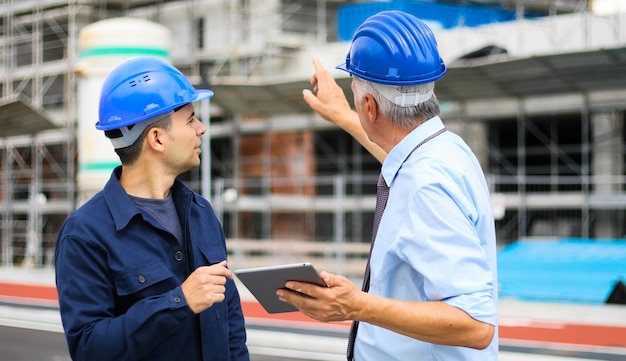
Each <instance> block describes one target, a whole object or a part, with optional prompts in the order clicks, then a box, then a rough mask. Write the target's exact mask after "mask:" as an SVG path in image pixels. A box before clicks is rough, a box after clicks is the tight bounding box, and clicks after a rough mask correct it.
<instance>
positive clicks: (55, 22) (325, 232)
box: [0, 0, 626, 274]
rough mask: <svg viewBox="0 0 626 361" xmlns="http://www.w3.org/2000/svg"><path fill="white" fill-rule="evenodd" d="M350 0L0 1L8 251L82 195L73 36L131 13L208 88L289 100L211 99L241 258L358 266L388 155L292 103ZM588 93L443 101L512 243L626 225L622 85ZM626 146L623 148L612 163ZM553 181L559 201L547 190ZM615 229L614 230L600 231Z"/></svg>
mask: <svg viewBox="0 0 626 361" xmlns="http://www.w3.org/2000/svg"><path fill="white" fill-rule="evenodd" d="M344 3H345V2H344V1H333V0H326V1H314V0H271V1H269V0H267V1H255V0H244V1H229V0H223V1H203V0H178V1H176V0H169V1H168V0H154V1H149V0H133V1H106V0H93V1H88V0H84V1H76V0H65V1H63V0H32V1H25V0H19V1H18V0H2V2H0V4H1V6H0V22H1V26H0V31H1V33H0V40H1V42H0V81H1V82H0V87H1V90H0V94H1V96H2V98H1V99H0V108H1V109H0V112H2V114H11V116H10V117H9V116H5V115H0V121H2V122H6V124H9V122H10V120H11V119H20V121H19V122H17V124H18V125H17V126H13V127H5V126H4V125H5V124H4V123H3V126H2V129H1V130H0V185H1V189H0V192H1V193H0V199H1V203H0V206H1V207H2V211H1V212H0V217H1V222H0V227H1V228H0V234H1V242H2V247H1V249H0V252H1V264H2V265H5V266H25V267H45V266H51V265H52V264H53V262H54V260H53V254H52V252H53V249H54V243H55V237H56V232H57V231H58V227H60V224H61V223H62V222H63V220H64V219H65V218H66V217H67V215H69V213H70V212H71V211H72V210H73V209H74V208H75V207H76V206H77V204H76V176H75V173H76V170H75V169H76V168H77V167H76V166H77V164H76V146H75V132H76V131H75V128H76V123H77V119H76V118H77V104H76V94H75V92H76V90H75V89H76V83H77V79H76V74H75V73H74V71H73V67H74V65H75V63H76V61H77V57H78V49H76V42H77V34H78V31H79V30H80V29H81V28H82V27H83V26H85V25H87V24H89V23H92V22H94V21H97V20H101V19H105V18H110V17H115V16H132V17H140V18H144V19H148V20H152V21H155V22H158V23H161V24H163V25H166V26H167V27H168V28H170V29H171V30H172V32H173V33H174V34H175V35H176V48H174V49H172V58H173V62H174V64H175V65H176V66H177V67H179V68H180V69H181V70H183V72H185V73H186V74H187V75H188V77H189V78H190V79H191V80H192V82H193V83H194V84H195V85H196V86H199V87H207V86H208V87H220V86H224V85H228V84H233V83H246V84H259V83H264V82H265V83H267V84H266V85H265V86H258V89H261V92H260V93H257V94H254V97H257V98H258V99H270V101H265V100H264V101H265V104H261V103H260V102H257V104H258V107H259V109H261V107H262V106H263V107H264V108H263V109H269V111H271V110H272V109H278V108H281V107H283V108H286V109H287V112H286V113H284V112H283V113H281V114H269V115H268V114H259V113H254V112H249V111H248V110H249V109H252V108H253V107H252V106H250V107H247V106H246V104H255V103H254V100H255V99H250V102H249V103H248V99H246V98H245V94H237V95H238V96H239V98H238V101H239V102H240V103H238V104H239V108H237V107H235V108H233V109H230V108H228V107H226V106H225V103H224V104H223V105H224V106H220V104H217V103H213V104H212V105H211V119H210V121H211V124H210V131H209V133H210V144H211V152H210V153H211V154H210V156H211V159H210V160H211V161H210V169H209V171H210V172H209V174H210V176H211V179H212V180H214V181H213V184H212V192H211V194H210V195H209V197H210V198H211V201H212V203H213V205H214V208H215V209H216V212H217V214H218V216H219V217H220V219H221V220H222V223H223V225H224V229H225V232H226V235H227V237H228V239H229V242H230V252H232V254H233V257H234V262H235V263H234V264H236V263H237V262H245V263H246V264H252V263H254V262H261V261H260V260H259V258H258V257H272V261H273V262H278V261H289V260H294V259H299V257H303V255H306V257H307V258H309V257H316V258H317V259H319V260H320V262H326V263H324V264H325V265H327V266H326V267H325V269H328V270H331V271H333V270H334V271H338V272H341V273H346V274H358V273H360V272H361V270H362V266H363V264H364V260H365V258H366V255H367V251H368V248H367V244H368V242H369V237H370V232H371V230H370V229H369V226H368V225H369V224H371V218H372V214H371V213H372V211H373V208H374V194H375V187H374V186H373V185H374V184H375V179H376V176H377V174H378V171H379V169H380V165H379V164H378V163H377V161H376V160H375V159H373V157H371V156H370V155H369V154H367V153H366V152H365V150H364V149H363V148H362V147H361V146H360V145H359V144H358V143H357V142H355V141H354V140H353V139H352V138H351V137H350V136H348V135H347V134H345V133H343V132H342V131H340V130H338V129H337V128H336V127H334V126H332V125H331V124H329V123H328V122H325V121H323V120H321V119H319V118H318V117H315V116H314V115H312V114H311V113H310V111H308V112H307V109H306V105H300V108H288V107H287V105H289V104H294V103H296V102H297V101H300V102H301V94H300V90H301V89H302V88H304V87H306V86H307V84H308V78H309V76H310V74H309V73H307V74H302V73H301V72H300V71H299V70H298V69H299V68H298V64H297V63H298V62H299V61H300V54H301V53H302V52H306V51H307V48H308V47H311V46H315V47H318V48H319V49H324V46H328V45H329V44H330V45H332V43H334V42H335V40H336V39H337V30H338V29H337V10H338V8H339V7H340V6H341V5H344ZM448 3H449V2H448ZM459 3H464V2H463V1H459ZM491 3H492V5H499V6H502V7H506V8H508V9H516V11H518V13H520V14H523V13H524V12H525V11H527V10H528V11H536V12H542V13H544V14H552V15H559V14H562V13H572V12H584V11H586V10H587V7H588V2H587V1H581V0H571V1H566V0H558V1H557V0H551V1H534V0H518V1H514V0H503V1H493V2H491ZM181 18H185V19H190V21H184V22H181V21H180V19H181ZM290 74H295V76H294V75H290ZM345 84H346V83H345V82H344V83H342V86H344V87H345ZM220 89H223V90H224V91H226V90H227V89H226V88H220ZM346 90H348V88H347V87H346ZM587 96H588V94H582V95H580V98H579V99H578V98H577V101H576V104H575V105H572V106H571V107H570V108H569V109H567V110H564V111H561V112H559V114H556V115H555V114H553V113H554V112H551V111H550V110H547V111H544V112H543V113H541V112H540V114H532V113H531V112H528V111H527V110H526V109H523V108H522V107H519V108H515V106H514V107H513V109H508V108H507V106H508V105H506V104H504V105H503V104H502V103H498V105H503V106H502V107H501V108H499V109H498V110H497V111H496V114H494V109H493V106H491V107H490V108H488V109H487V110H485V111H483V112H482V113H480V112H479V113H476V108H475V107H474V108H471V107H468V106H465V107H463V106H461V108H460V109H461V110H460V111H459V110H458V109H452V110H446V109H444V113H445V115H444V118H446V117H447V119H446V122H447V120H448V119H449V120H450V126H451V127H452V128H454V130H455V131H456V132H457V133H459V134H460V135H462V136H463V137H464V138H466V139H468V142H469V143H470V145H471V146H472V148H473V149H475V150H476V152H477V154H478V155H479V158H480V160H481V163H482V164H483V165H484V167H485V172H486V174H487V175H488V181H489V183H490V186H491V187H492V191H493V192H494V194H506V199H507V204H506V205H505V208H506V210H505V212H503V215H502V218H499V219H498V221H497V229H498V241H499V242H500V243H502V244H505V243H509V242H511V241H513V240H515V239H518V238H520V237H528V236H580V237H594V236H604V237H622V236H623V235H624V233H626V229H622V228H623V227H620V226H618V225H619V224H625V222H624V217H625V216H624V212H623V208H624V205H626V200H624V199H623V198H624V196H623V192H624V183H625V182H624V179H623V176H624V169H623V162H624V159H623V153H624V145H623V143H624V141H623V139H624V129H623V126H620V124H623V114H622V111H623V107H619V106H615V104H619V103H620V99H621V103H622V104H623V103H624V102H623V98H624V97H623V96H622V97H621V98H619V97H618V98H615V99H612V100H611V101H610V102H609V103H610V104H609V103H607V104H608V105H606V104H605V105H601V106H599V105H598V102H596V101H593V100H590V99H588V98H586V97H587ZM265 97H267V98H265ZM295 98H297V99H296V100H293V99H295ZM258 99H257V101H258ZM271 99H273V100H271ZM285 100H290V101H285ZM523 101H524V100H519V102H520V103H521V102H523ZM242 102H243V103H242ZM486 102H488V101H486ZM244 103H245V104H244ZM461 104H462V105H463V103H461ZM516 104H517V103H516ZM255 105H256V104H255ZM13 107H14V108H13ZM598 108H600V109H598ZM503 109H508V110H506V111H504V110H503ZM9 110H11V111H10V112H9ZM599 110H600V111H599ZM3 117H4V118H3ZM477 119H478V120H477ZM26 124H32V128H27V127H26ZM572 124H573V125H572ZM603 124H605V125H607V127H608V128H602V125H603ZM570 129H575V131H574V132H575V133H576V136H574V137H572V136H571V134H570V133H571V131H570ZM603 129H604V130H603ZM607 129H608V130H607ZM607 134H609V135H611V137H609V136H608V135H607ZM615 152H617V153H618V154H619V156H618V157H617V158H615V159H613V158H612V159H613V160H612V162H611V163H610V164H604V165H603V163H602V162H603V161H604V160H605V157H606V156H608V155H610V154H613V153H615ZM208 153H209V152H205V153H203V154H208ZM201 178H202V176H201V172H200V170H193V171H191V172H189V173H187V174H185V175H183V180H184V181H186V183H187V184H189V185H190V186H191V187H192V188H194V189H195V190H198V191H199V190H200V188H201V181H202V179H201ZM548 195H549V196H558V197H559V198H558V201H556V202H555V201H554V200H550V201H546V199H548V198H547V196H548ZM554 199H556V198H554ZM605 226H606V227H605ZM604 229H610V232H604V233H603V232H600V231H601V230H604ZM270 241H271V242H270ZM294 244H298V245H299V246H297V247H293V245H294ZM251 262H252V263H251ZM265 262H269V261H268V260H267V258H265Z"/></svg>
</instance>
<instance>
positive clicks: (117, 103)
mask: <svg viewBox="0 0 626 361" xmlns="http://www.w3.org/2000/svg"><path fill="white" fill-rule="evenodd" d="M212 96H213V91H211V90H205V89H202V90H196V89H195V88H194V87H193V86H192V85H191V83H190V82H189V80H188V79H187V77H185V75H184V74H183V73H182V72H181V71H180V70H178V69H176V68H175V67H173V66H172V65H170V64H168V63H166V62H165V61H163V60H160V59H158V58H151V57H140V58H134V59H131V60H128V61H126V62H124V63H122V64H120V65H119V66H118V67H117V68H115V69H113V71H112V72H111V73H110V74H109V75H108V76H107V78H106V79H105V80H104V84H103V85H102V92H101V94H100V114H99V120H98V122H97V123H96V128H97V129H99V130H113V129H120V128H122V127H126V126H130V125H133V124H137V123H139V122H142V121H144V120H147V119H151V118H155V117H157V116H159V115H162V114H165V113H169V112H171V111H173V110H174V109H176V108H178V107H180V106H183V105H185V104H187V103H192V102H195V101H198V100H202V99H208V98H210V97H212Z"/></svg>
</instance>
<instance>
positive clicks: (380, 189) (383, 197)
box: [347, 128, 446, 361]
mask: <svg viewBox="0 0 626 361" xmlns="http://www.w3.org/2000/svg"><path fill="white" fill-rule="evenodd" d="M445 131H446V128H443V129H440V130H439V131H437V132H435V133H433V134H432V135H430V136H429V137H427V138H426V139H424V140H423V141H422V142H420V143H419V144H418V145H417V146H416V147H415V148H413V150H412V151H411V153H409V156H410V155H411V154H413V152H414V151H415V149H417V148H419V147H420V146H422V144H424V143H426V142H428V141H429V140H431V139H433V138H434V137H436V136H438V135H439V134H441V133H443V132H445ZM407 158H408V156H407ZM387 198H389V187H388V186H387V183H385V179H384V178H383V174H382V173H381V174H380V176H379V177H378V184H377V187H376V209H375V211H374V226H373V228H372V243H371V245H370V253H369V257H368V258H367V264H366V266H365V274H364V275H363V287H362V288H361V290H362V291H363V292H368V291H369V290H370V258H371V257H372V250H373V249H374V240H376V233H378V225H379V224H380V220H381V218H382V217H383V212H384V211H385V206H386V205H387ZM358 328H359V321H353V322H352V326H350V333H349V336H348V352H347V356H348V361H352V360H354V341H355V340H356V331H357V329H358Z"/></svg>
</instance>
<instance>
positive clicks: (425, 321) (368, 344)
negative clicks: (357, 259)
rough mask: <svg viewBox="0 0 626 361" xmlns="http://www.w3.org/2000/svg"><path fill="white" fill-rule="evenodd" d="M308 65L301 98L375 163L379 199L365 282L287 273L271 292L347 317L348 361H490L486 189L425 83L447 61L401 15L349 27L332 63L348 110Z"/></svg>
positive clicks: (493, 339)
mask: <svg viewBox="0 0 626 361" xmlns="http://www.w3.org/2000/svg"><path fill="white" fill-rule="evenodd" d="M314 65H315V69H316V72H315V74H314V76H313V79H312V84H313V85H314V91H315V92H316V94H314V93H313V92H311V91H310V90H304V92H303V94H304V99H305V101H306V102H307V103H308V104H309V105H310V106H311V108H312V109H313V110H315V111H316V112H317V113H318V114H320V115H321V116H322V117H324V118H325V119H327V120H329V121H331V122H333V123H335V124H337V125H339V126H340V127H342V128H343V129H345V130H346V131H348V132H349V133H350V134H351V135H353V136H354V137H355V138H356V139H357V140H359V142H360V143H361V144H363V145H364V146H365V147H366V148H367V149H368V150H369V151H370V152H371V153H372V154H373V155H374V156H375V157H376V158H377V159H378V160H380V161H381V163H382V169H381V178H380V180H379V190H380V195H381V197H380V201H379V197H378V196H377V206H376V208H377V210H376V215H375V218H374V231H373V239H372V242H373V244H372V248H371V252H370V259H369V260H368V264H367V267H366V271H365V277H364V281H363V289H362V290H359V289H357V288H356V287H355V286H354V284H353V283H352V282H351V281H350V280H348V279H346V278H345V277H342V276H339V275H334V274H330V273H328V272H321V276H322V278H323V279H324V281H325V282H326V284H327V285H328V287H326V288H324V287H317V286H314V285H311V284H307V283H301V282H292V281H290V282H287V284H286V287H287V290H284V289H281V290H277V294H278V297H279V298H280V299H282V300H283V301H286V302H289V303H291V304H293V305H295V306H296V307H298V308H299V309H300V310H301V311H302V312H304V313H305V314H307V315H309V316H311V317H313V318H315V319H318V320H322V321H341V320H352V321H353V324H352V328H351V332H350V339H349V341H348V360H357V361H364V360H398V361H399V360H450V361H461V360H474V361H489V360H497V358H498V337H497V334H498V332H497V276H496V242H495V226H494V220H493V216H492V212H491V202H490V195H489V190H488V188H487V184H486V181H485V177H484V175H483V172H482V170H481V168H480V165H479V163H478V161H477V159H476V157H475V156H474V154H473V153H472V152H471V150H470V149H469V147H468V146H467V145H466V144H465V142H464V141H463V140H462V139H461V138H459V137H458V136H457V135H455V134H453V133H452V132H450V131H447V130H446V128H445V126H444V124H443V122H442V120H441V119H440V117H439V113H440V111H439V104H438V101H437V98H436V96H435V94H434V84H435V82H436V81H437V80H438V79H440V78H441V77H443V76H444V74H445V72H446V67H445V64H444V62H443V61H442V60H441V58H440V56H439V52H438V49H437V43H436V41H435V37H434V35H433V33H432V32H431V31H430V29H429V28H428V27H427V26H426V25H425V24H424V23H423V22H422V21H420V20H419V19H417V18H416V17H414V16H412V15H409V14H406V13H403V12H399V11H386V12H381V13H378V14H376V15H374V16H372V17H370V18H368V19H367V20H366V21H365V22H364V23H363V24H362V25H361V26H360V27H359V28H358V29H357V31H356V33H355V35H354V38H353V40H352V44H351V48H350V51H349V53H348V55H347V57H346V62H345V64H342V65H340V66H338V68H339V69H342V70H344V71H347V72H348V73H349V74H350V75H351V76H352V91H353V93H354V103H355V108H356V111H353V110H351V109H350V106H349V105H348V102H347V101H346V99H345V96H344V94H343V91H342V90H341V88H339V87H338V86H337V84H336V82H335V81H334V79H333V78H332V77H331V76H330V75H329V73H328V72H327V71H326V70H325V69H324V68H323V67H322V65H321V64H320V63H319V61H318V60H317V59H314ZM385 193H386V194H388V196H387V198H386V206H385V203H384V201H385V197H382V195H384V194H385ZM379 206H380V207H379ZM377 221H379V224H378V225H377Z"/></svg>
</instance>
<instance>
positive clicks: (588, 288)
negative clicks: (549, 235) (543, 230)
mask: <svg viewBox="0 0 626 361" xmlns="http://www.w3.org/2000/svg"><path fill="white" fill-rule="evenodd" d="M620 280H621V281H622V282H626V241H625V240H621V239H620V240H593V239H578V238H567V239H559V240H544V241H542V240H519V241H517V242H515V243H513V244H511V245H508V246H506V247H504V248H503V249H501V250H500V251H499V252H498V281H499V285H500V293H499V294H500V297H501V298H504V297H515V298H518V299H525V300H537V301H557V302H573V303H604V302H605V301H606V299H607V298H608V296H609V295H610V293H611V291H612V290H613V288H614V287H615V284H616V283H617V282H618V281H620Z"/></svg>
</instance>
